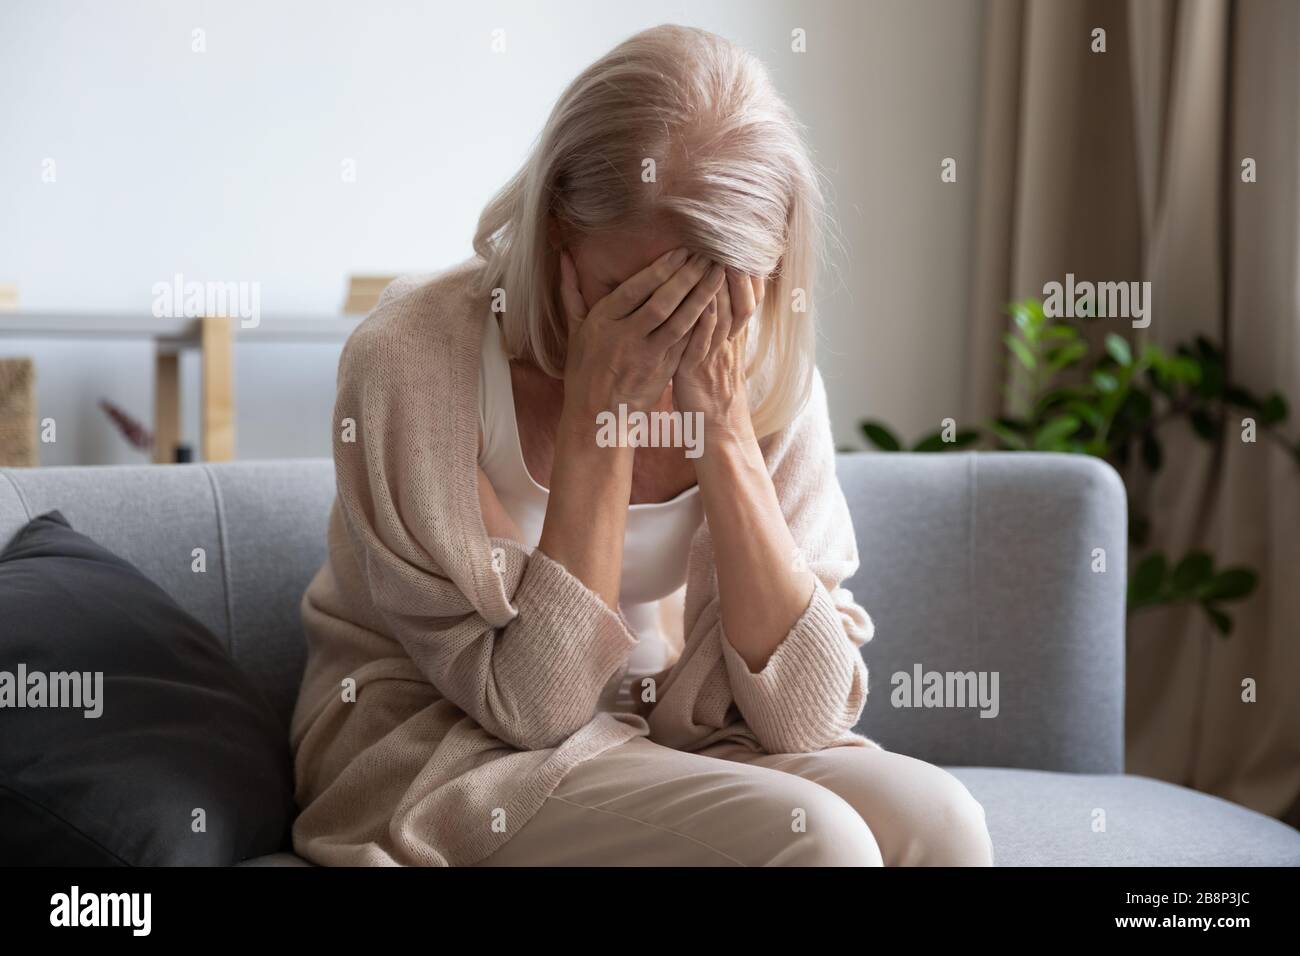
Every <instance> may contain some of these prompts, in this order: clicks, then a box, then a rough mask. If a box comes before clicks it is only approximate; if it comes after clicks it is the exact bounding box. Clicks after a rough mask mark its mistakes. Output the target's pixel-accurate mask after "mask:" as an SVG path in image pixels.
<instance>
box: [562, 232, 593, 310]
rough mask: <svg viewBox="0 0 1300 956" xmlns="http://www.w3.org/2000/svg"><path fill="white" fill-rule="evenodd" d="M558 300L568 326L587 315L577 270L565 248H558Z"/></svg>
mask: <svg viewBox="0 0 1300 956" xmlns="http://www.w3.org/2000/svg"><path fill="white" fill-rule="evenodd" d="M560 302H561V303H562V304H563V306H564V315H565V318H566V319H567V320H568V324H569V327H570V328H572V327H573V326H574V325H576V324H577V323H579V322H581V321H582V320H583V319H585V318H586V317H587V303H586V302H585V301H583V298H582V291H581V290H580V289H579V288H578V270H577V269H575V268H574V266H573V260H572V259H570V258H569V251H568V250H567V249H562V250H560Z"/></svg>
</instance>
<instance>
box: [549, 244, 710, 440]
mask: <svg viewBox="0 0 1300 956" xmlns="http://www.w3.org/2000/svg"><path fill="white" fill-rule="evenodd" d="M725 278H726V277H725V273H724V270H723V268H722V267H721V266H715V265H711V264H710V262H709V261H708V260H707V259H706V258H705V257H704V256H700V255H695V256H691V255H689V254H688V253H687V251H686V250H685V249H677V250H675V251H673V252H669V253H665V254H664V255H662V256H660V257H659V258H658V259H657V260H655V261H654V262H653V263H651V264H650V265H649V266H647V267H646V268H645V269H642V270H641V271H640V272H638V273H637V274H636V275H634V276H632V278H630V279H628V280H627V281H625V282H624V283H623V284H622V285H620V286H619V287H618V288H617V289H615V290H614V291H613V292H611V293H610V294H609V295H607V296H605V298H603V299H601V300H600V301H599V302H597V303H596V304H595V305H594V306H593V307H592V308H591V310H590V311H588V310H587V306H586V302H585V301H584V300H583V297H582V293H581V291H580V290H579V289H578V275H577V271H576V269H575V268H574V265H573V260H572V259H571V258H570V257H569V254H568V252H567V251H565V252H561V253H560V298H561V302H562V304H563V307H564V312H565V318H566V320H567V322H568V327H569V351H568V359H567V362H566V364H565V369H564V406H565V407H564V414H565V415H566V416H570V417H571V418H572V420H573V424H575V425H576V426H578V427H580V428H590V429H592V430H594V428H595V415H596V414H597V413H599V412H602V411H616V410H617V409H618V406H619V405H627V407H628V410H629V411H645V410H647V409H648V408H650V407H651V406H653V405H654V403H655V402H656V401H658V399H659V397H660V396H661V395H663V392H664V389H665V388H667V387H668V382H669V380H670V379H671V378H672V375H673V373H674V371H675V370H676V369H677V367H678V365H679V363H680V360H681V357H682V353H683V352H684V351H685V350H686V348H687V346H688V345H689V344H690V342H691V339H692V330H693V329H694V328H695V326H696V323H697V320H698V319H699V318H700V315H701V313H703V312H704V310H705V308H706V306H707V305H708V304H709V303H710V302H711V301H713V298H714V296H715V295H716V294H717V292H718V290H719V289H720V288H721V287H722V285H723V283H724V280H725Z"/></svg>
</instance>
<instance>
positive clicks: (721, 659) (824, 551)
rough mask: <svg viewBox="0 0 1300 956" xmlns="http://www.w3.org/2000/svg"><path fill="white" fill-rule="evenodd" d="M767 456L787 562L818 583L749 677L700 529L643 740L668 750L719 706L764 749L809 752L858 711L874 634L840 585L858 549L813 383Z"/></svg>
mask: <svg viewBox="0 0 1300 956" xmlns="http://www.w3.org/2000/svg"><path fill="white" fill-rule="evenodd" d="M764 456H765V458H766V459H767V463H768V470H769V473H770V474H771V476H772V483H773V486H774V488H775V489H776V493H777V498H778V500H779V502H780V505H781V511H782V514H783V516H784V517H785V520H786V523H787V525H788V526H789V528H790V533H791V535H792V537H793V538H794V540H795V543H796V546H797V547H798V549H799V550H798V553H797V555H796V556H792V559H795V558H797V559H798V560H801V561H803V562H805V563H806V566H807V568H808V570H809V571H811V572H812V574H813V577H814V578H815V583H814V586H813V589H812V595H811V597H810V600H809V602H808V606H807V607H806V608H805V610H804V612H803V614H802V615H801V616H800V617H799V619H798V620H797V621H796V622H795V623H794V625H793V627H791V629H790V631H789V632H788V633H787V634H786V636H785V637H784V638H783V639H782V641H781V643H780V644H779V645H777V647H776V649H775V650H774V651H773V652H772V654H771V656H770V657H769V658H768V660H767V662H766V664H765V665H764V666H763V668H762V670H760V671H759V672H757V673H751V672H750V670H749V667H748V665H747V664H746V663H745V661H744V659H743V658H742V657H741V656H740V654H739V653H737V651H736V650H735V648H734V647H732V645H731V642H730V641H729V640H728V639H727V637H726V634H725V632H724V630H723V626H722V618H721V611H720V608H719V604H718V600H717V576H716V574H715V573H714V569H713V561H714V556H713V550H712V543H711V540H710V538H709V535H708V530H707V527H706V528H704V529H703V530H702V532H701V535H700V538H699V541H698V542H697V547H696V548H695V549H694V553H693V555H692V564H693V567H692V571H691V576H690V581H689V583H688V593H687V601H686V621H685V624H686V633H687V634H688V635H690V640H689V641H688V646H687V648H686V649H685V650H684V652H683V655H682V657H681V659H680V661H679V666H680V668H681V672H680V673H676V674H673V673H670V675H669V678H668V680H667V682H666V686H665V688H664V693H663V696H662V699H661V702H660V704H658V705H657V706H656V709H655V712H653V713H652V715H651V728H652V735H653V734H654V732H655V731H656V730H657V731H658V732H659V734H660V736H661V737H662V738H663V739H665V740H672V741H674V743H675V745H677V746H685V745H687V740H688V739H689V738H690V737H703V736H705V735H706V734H707V733H708V732H709V731H712V730H716V729H718V728H720V727H722V726H724V725H725V724H726V721H727V718H726V717H725V716H724V715H723V708H722V706H721V702H723V701H725V702H726V703H728V704H732V705H734V707H735V708H736V709H737V710H738V711H739V714H740V716H741V717H742V718H743V719H744V721H745V723H746V724H747V725H748V727H749V730H750V731H751V732H752V734H753V736H754V737H755V738H757V741H758V743H759V745H760V746H761V747H762V748H763V749H764V750H765V751H767V752H768V753H808V752H812V751H816V750H821V749H823V748H825V747H827V746H830V745H831V744H833V743H835V742H836V741H838V740H842V739H843V738H844V737H845V736H846V735H848V734H850V733H851V731H852V728H853V725H854V724H855V723H857V720H858V718H859V717H860V716H861V715H862V709H863V707H864V706H865V704H866V697H867V669H866V665H865V664H864V663H863V661H862V656H861V654H860V653H859V648H860V647H861V646H862V645H863V644H864V643H866V642H867V641H868V640H870V639H871V637H872V633H873V626H872V622H871V618H870V617H869V616H868V615H867V613H866V611H864V610H863V609H862V608H861V607H859V606H858V604H857V603H856V601H855V600H854V598H853V595H852V594H851V593H850V592H849V591H848V590H847V589H845V588H844V587H842V584H843V582H844V581H845V580H847V579H848V578H850V577H852V575H853V573H854V572H855V571H856V570H857V567H858V550H857V543H856V540H855V538H854V534H853V525H852V519H851V516H850V514H849V509H848V504H847V502H846V501H845V499H844V494H843V492H842V491H841V490H840V486H839V482H838V480H837V479H836V476H835V446H834V442H833V440H832V438H831V432H830V421H829V417H828V414H827V408H826V394H825V389H824V387H823V385H822V382H821V378H820V376H819V375H815V376H814V379H813V385H812V390H811V394H810V397H809V400H808V402H807V403H806V405H805V407H804V409H803V411H802V412H801V413H800V414H799V416H798V417H797V418H796V419H795V421H794V422H792V423H791V424H790V425H789V426H787V428H786V429H785V430H783V431H782V432H780V433H778V434H777V435H775V436H773V437H772V439H771V440H770V441H768V442H766V447H765V450H764ZM692 591H693V592H694V593H692ZM691 645H695V646H691ZM674 693H676V695H677V697H676V698H675V699H674ZM688 697H693V698H694V699H693V700H688V699H686V698H688ZM665 705H667V706H665ZM661 708H662V709H661ZM656 720H657V721H658V723H657V724H656Z"/></svg>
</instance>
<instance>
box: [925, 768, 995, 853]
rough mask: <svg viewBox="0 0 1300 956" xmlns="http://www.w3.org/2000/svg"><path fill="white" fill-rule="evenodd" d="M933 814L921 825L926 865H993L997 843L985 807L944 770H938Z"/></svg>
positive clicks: (934, 785)
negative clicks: (986, 817) (989, 828)
mask: <svg viewBox="0 0 1300 956" xmlns="http://www.w3.org/2000/svg"><path fill="white" fill-rule="evenodd" d="M934 770H935V773H934V780H933V791H932V793H933V795H932V797H931V800H930V801H929V803H930V808H929V813H928V814H927V818H926V820H925V821H924V822H922V823H921V824H920V829H921V833H920V834H919V838H920V841H919V842H920V847H919V849H920V850H921V859H920V860H918V862H919V863H920V864H921V865H924V866H992V865H993V841H992V839H991V838H990V837H989V830H988V823H987V821H986V820H985V816H984V806H983V805H982V804H981V803H980V802H979V801H978V800H976V799H975V797H974V796H972V795H971V792H970V791H969V790H967V789H966V785H965V784H963V783H962V782H961V781H960V780H958V779H957V778H956V777H954V776H953V775H952V774H950V773H948V772H947V771H946V770H943V769H942V768H939V767H935V768H934Z"/></svg>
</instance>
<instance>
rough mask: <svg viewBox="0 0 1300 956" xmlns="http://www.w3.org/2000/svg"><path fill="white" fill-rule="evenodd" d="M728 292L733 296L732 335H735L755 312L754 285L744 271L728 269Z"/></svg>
mask: <svg viewBox="0 0 1300 956" xmlns="http://www.w3.org/2000/svg"><path fill="white" fill-rule="evenodd" d="M727 293H728V294H729V295H730V296H731V314H732V320H731V335H732V336H735V335H736V334H737V333H738V332H740V330H741V329H742V328H744V326H745V323H746V322H748V321H749V317H750V316H751V315H753V314H754V308H755V305H756V302H755V300H754V286H753V284H752V283H751V282H750V281H749V276H747V275H745V274H744V273H743V272H737V271H736V270H735V269H728V270H727Z"/></svg>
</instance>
